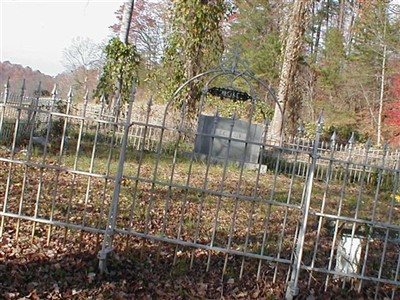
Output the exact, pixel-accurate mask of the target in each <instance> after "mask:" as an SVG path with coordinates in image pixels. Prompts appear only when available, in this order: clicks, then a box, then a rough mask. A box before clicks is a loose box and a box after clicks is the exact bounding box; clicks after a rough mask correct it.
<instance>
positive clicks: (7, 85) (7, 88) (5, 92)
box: [0, 77, 10, 141]
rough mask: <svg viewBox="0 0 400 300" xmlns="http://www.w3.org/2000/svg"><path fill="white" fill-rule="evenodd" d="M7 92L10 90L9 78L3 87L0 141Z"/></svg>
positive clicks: (0, 138)
mask: <svg viewBox="0 0 400 300" xmlns="http://www.w3.org/2000/svg"><path fill="white" fill-rule="evenodd" d="M9 90H10V77H8V79H7V82H6V84H5V85H4V94H3V105H2V108H1V115H0V141H1V140H2V139H3V126H4V115H5V113H6V103H7V100H8V94H9Z"/></svg>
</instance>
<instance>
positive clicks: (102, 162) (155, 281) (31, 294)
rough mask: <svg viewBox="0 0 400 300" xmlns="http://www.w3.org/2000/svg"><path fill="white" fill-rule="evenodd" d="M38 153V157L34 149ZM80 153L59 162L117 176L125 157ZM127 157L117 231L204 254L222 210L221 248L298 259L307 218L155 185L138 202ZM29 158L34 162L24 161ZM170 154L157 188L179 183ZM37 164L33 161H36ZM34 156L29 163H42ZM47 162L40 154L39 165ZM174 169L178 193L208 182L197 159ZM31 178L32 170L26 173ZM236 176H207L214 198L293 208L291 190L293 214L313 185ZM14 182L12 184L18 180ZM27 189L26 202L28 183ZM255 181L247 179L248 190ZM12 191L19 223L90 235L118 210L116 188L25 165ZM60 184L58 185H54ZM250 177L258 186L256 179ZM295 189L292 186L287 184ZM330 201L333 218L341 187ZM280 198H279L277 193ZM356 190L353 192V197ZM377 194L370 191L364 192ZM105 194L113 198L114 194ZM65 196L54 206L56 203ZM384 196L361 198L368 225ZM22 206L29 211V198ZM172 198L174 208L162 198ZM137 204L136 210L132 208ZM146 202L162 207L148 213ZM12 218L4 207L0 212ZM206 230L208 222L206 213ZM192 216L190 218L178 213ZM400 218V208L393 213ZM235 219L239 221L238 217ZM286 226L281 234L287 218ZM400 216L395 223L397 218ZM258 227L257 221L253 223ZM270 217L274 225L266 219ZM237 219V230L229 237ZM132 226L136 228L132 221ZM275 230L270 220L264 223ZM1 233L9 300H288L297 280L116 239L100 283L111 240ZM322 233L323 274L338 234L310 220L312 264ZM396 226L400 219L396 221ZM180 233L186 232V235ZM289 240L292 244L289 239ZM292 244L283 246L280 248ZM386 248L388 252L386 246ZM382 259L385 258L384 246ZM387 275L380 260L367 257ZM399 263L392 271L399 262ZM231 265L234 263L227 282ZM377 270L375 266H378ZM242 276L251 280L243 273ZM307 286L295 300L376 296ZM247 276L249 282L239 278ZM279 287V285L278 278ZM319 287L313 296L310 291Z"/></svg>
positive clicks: (232, 172)
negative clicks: (260, 198) (112, 205)
mask: <svg viewBox="0 0 400 300" xmlns="http://www.w3.org/2000/svg"><path fill="white" fill-rule="evenodd" d="M1 151H2V152H3V153H1V154H2V157H7V156H10V153H9V152H7V150H4V149H2V150H1ZM34 151H39V152H40V151H41V150H40V149H36V150H35V149H34ZM88 152H89V154H87V155H86V154H85V151H82V152H81V153H80V155H79V158H78V161H75V155H70V156H69V155H68V154H67V155H65V156H64V157H63V160H62V163H63V164H65V165H68V166H70V167H71V169H72V168H76V169H79V170H88V169H89V168H91V167H93V168H95V169H96V172H98V173H101V171H100V170H104V172H107V170H108V172H110V173H113V172H115V169H116V167H117V163H118V157H117V156H118V153H115V155H114V156H113V157H112V159H111V164H110V165H108V157H109V156H108V154H101V151H99V153H100V154H99V156H98V157H97V159H96V165H95V166H90V162H91V157H90V151H88ZM131 154H132V155H128V159H127V161H126V162H125V168H124V169H125V172H124V180H123V182H122V189H121V196H120V202H119V214H118V219H117V225H118V227H120V228H131V229H134V230H135V231H138V232H146V233H148V234H150V235H151V234H153V235H162V236H167V237H168V236H171V237H175V238H176V237H177V236H180V237H181V238H182V239H184V240H192V241H193V240H197V241H199V242H203V243H206V241H208V240H209V239H210V236H211V234H212V233H211V232H212V229H213V226H214V224H215V218H216V214H215V211H216V209H217V207H220V213H219V215H218V216H217V219H218V230H217V232H216V238H215V245H216V246H218V245H221V246H225V247H226V243H227V240H225V238H223V237H226V234H221V235H220V236H221V238H220V237H219V235H218V232H219V231H220V232H225V233H226V232H229V231H231V232H232V233H233V239H232V241H231V247H232V248H233V249H237V250H241V249H242V248H241V247H243V245H244V240H245V239H246V237H247V238H248V240H249V243H248V245H247V247H248V248H249V250H252V251H258V252H260V251H261V247H262V246H263V245H264V247H265V249H264V250H263V251H264V253H266V254H269V255H272V256H274V255H276V254H277V253H280V255H281V256H285V257H290V255H291V252H292V249H293V236H294V234H295V231H296V227H297V222H298V219H299V214H300V212H299V211H297V210H295V209H292V208H287V207H284V206H283V207H281V206H276V205H271V204H270V203H265V202H255V201H247V200H246V199H234V198H224V197H222V198H221V197H218V196H215V195H214V196H213V195H206V196H205V195H203V194H202V193H198V192H193V191H189V192H188V191H187V190H185V189H182V188H179V186H177V187H174V188H169V186H168V185H165V187H162V186H161V187H160V186H158V187H156V189H157V190H156V191H155V190H154V188H155V187H154V185H152V183H151V182H145V181H141V182H139V183H138V189H137V191H138V192H137V194H136V195H133V194H132V193H135V192H134V190H135V189H134V186H135V185H136V182H135V180H132V179H129V177H130V176H135V175H136V171H137V168H138V160H139V158H138V157H137V156H135V155H134V154H133V153H131ZM15 155H16V158H17V157H18V156H24V155H26V153H23V152H18V153H16V154H15ZM153 155H155V154H152V153H146V154H145V156H144V157H143V158H142V159H143V161H142V162H141V164H140V165H141V167H140V176H141V177H143V178H146V177H147V178H152V176H153V174H154V168H155V167H156V166H155V165H154V163H153V162H154V160H153V159H152V156H153ZM170 156H171V155H165V159H163V160H162V161H161V163H160V165H159V166H157V168H158V170H157V178H156V179H157V180H159V181H160V182H168V180H169V179H170V176H171V164H170V161H171V157H170ZM33 157H34V156H33ZM33 157H32V161H34V158H33ZM38 157H39V158H38V161H37V162H38V163H39V162H40V159H41V158H40V155H39V156H38ZM57 160H58V156H57V153H56V152H54V153H50V154H49V155H47V157H46V163H47V164H49V165H52V164H54V165H56V163H57ZM180 160H181V163H179V164H176V168H175V170H174V175H173V177H174V182H178V183H179V182H181V183H182V184H183V185H185V184H186V183H187V174H188V168H192V170H191V174H192V177H191V180H190V184H191V186H198V187H199V188H201V187H202V186H204V176H205V175H204V172H205V170H206V162H204V161H196V162H195V163H193V164H191V163H190V162H189V159H187V158H185V157H181V158H180ZM25 168H28V169H29V170H28V171H27V172H25V171H26V170H25ZM227 170H228V172H227V175H226V178H225V181H224V183H223V186H222V185H221V176H222V174H223V172H224V168H223V166H222V165H221V164H213V165H211V166H210V168H209V173H208V175H207V176H208V179H207V185H208V186H207V189H216V190H218V189H219V188H222V190H223V191H224V192H226V193H231V194H234V193H235V191H236V189H237V185H238V181H241V193H242V194H244V195H254V193H259V194H262V195H266V197H267V198H268V197H269V195H270V194H271V195H272V194H273V195H274V196H273V197H274V199H273V200H274V201H280V202H286V201H287V199H288V192H289V191H288V187H289V186H291V187H292V188H291V189H290V193H291V195H290V199H291V200H290V201H291V203H292V204H296V203H297V204H299V203H300V202H301V198H302V193H303V188H304V179H301V178H295V177H291V176H288V175H284V174H279V175H278V174H275V173H274V172H273V170H269V171H267V172H266V173H265V174H261V177H260V180H259V186H257V187H256V188H255V187H254V185H253V180H254V179H253V178H254V177H255V172H256V170H250V169H249V170H244V171H243V172H244V173H243V174H242V178H241V175H240V172H239V171H238V170H239V168H237V167H236V166H235V165H234V164H232V165H229V167H228V169H227ZM9 174H11V175H9ZM24 174H28V176H27V178H25V181H26V184H25V187H24V193H22V182H24V176H25V175H24ZM247 177H248V178H249V180H247ZM9 178H11V180H12V184H11V185H10V190H9V191H7V192H8V193H9V196H8V199H9V201H8V203H7V206H8V207H7V210H8V211H9V212H15V213H18V212H22V213H23V214H26V215H35V214H36V215H37V216H38V217H39V218H40V217H43V219H47V220H53V221H57V220H60V221H61V220H63V221H67V222H70V223H73V224H85V225H87V226H88V227H93V228H96V227H101V228H104V226H105V222H106V220H107V215H108V207H109V201H110V199H108V198H104V197H102V194H103V193H105V192H109V191H110V190H112V188H113V185H112V184H108V185H107V184H105V182H106V181H105V180H104V179H99V178H94V177H93V178H91V179H88V177H87V176H80V175H79V174H78V175H77V174H71V173H68V172H57V170H56V169H42V168H40V167H37V166H34V165H32V166H24V165H18V164H13V165H12V166H11V165H10V164H9V163H6V162H1V163H0V182H1V183H0V195H1V199H4V195H5V192H6V191H5V186H6V185H5V183H6V182H7V180H10V179H9ZM55 178H57V180H56V181H55ZM250 178H252V179H250ZM40 180H42V182H43V184H42V187H41V188H42V191H41V193H42V198H41V203H40V205H37V201H36V199H37V192H38V190H37V187H38V182H39V181H40ZM88 180H90V184H91V195H92V197H91V198H90V202H89V203H84V201H83V200H82V199H85V194H86V193H87V185H88ZM290 181H293V182H290ZM330 184H331V186H330V188H329V194H330V197H326V199H329V200H327V203H326V206H325V211H326V212H329V211H331V212H332V213H333V214H337V211H338V205H339V198H340V192H341V190H342V188H343V185H342V183H341V182H340V181H337V182H332V183H330ZM324 185H325V183H324V182H323V181H316V182H315V183H314V189H313V194H312V202H311V207H312V209H315V210H317V211H318V210H320V209H321V201H322V199H323V198H324V197H325V196H324V195H323V194H324V191H325V190H326V189H325V187H324ZM272 188H273V189H274V191H273V193H271V189H272ZM346 189H347V191H348V195H349V196H348V197H346V199H345V201H344V202H343V203H342V205H341V207H342V208H341V209H342V214H344V215H352V214H354V211H353V210H354V207H355V205H354V204H355V202H356V201H357V199H358V198H357V197H358V189H357V188H354V189H353V187H352V185H351V183H349V184H346ZM352 189H353V191H352ZM365 189H366V190H368V187H367V186H366V187H365ZM106 190H107V191H106ZM54 191H57V195H56V197H55V198H53V197H52V195H53V194H54ZM374 192H375V189H374V187H372V188H371V189H370V191H366V192H365V194H364V196H363V197H364V198H363V202H362V205H361V206H360V208H359V211H358V213H359V217H365V218H367V217H368V216H369V215H370V213H371V209H372V206H373V202H374V201H373V200H374V197H375V195H374ZM22 194H23V197H24V201H23V204H24V205H23V206H21V202H22V201H21V195H22ZM167 195H168V199H170V202H169V203H168V204H166V201H165V199H166V198H167ZM380 197H381V198H382V199H386V198H390V192H385V191H383V192H382V195H380ZM133 198H136V199H137V200H136V202H135V206H134V207H133V206H132V199H133ZM149 199H152V200H153V204H152V205H150V206H149V204H150V203H149V201H150V200H149ZM1 205H2V207H1V209H2V210H3V209H4V207H3V205H4V203H1ZM388 205H390V201H386V202H384V201H383V202H382V204H380V205H378V206H377V207H376V212H377V213H376V217H377V219H379V218H381V219H382V220H384V219H385V218H387V216H386V215H387V211H388ZM200 206H201V207H202V210H201V222H199V221H198V220H199V207H200ZM182 209H184V210H185V214H184V217H182V216H183V214H182V213H181V211H182ZM396 210H397V208H396ZM233 212H235V213H233ZM285 215H286V216H289V217H288V218H287V224H285V225H284V226H283V225H282V224H283V220H284V216H285ZM396 215H397V214H395V215H393V218H399V216H396ZM249 216H251V218H250V217H249ZM267 216H268V217H267ZM232 219H235V222H234V226H233V228H232V226H231V224H232V222H231V221H232ZM249 219H251V222H252V226H251V232H248V230H247V228H248V222H249ZM131 220H133V222H131ZM266 220H268V221H266ZM4 222H5V223H4V224H5V226H4V232H3V236H2V238H1V240H0V298H4V299H281V298H284V295H285V287H286V285H285V282H286V276H287V273H288V272H290V269H289V268H288V266H287V265H284V264H277V263H273V262H268V261H263V262H260V261H259V260H258V259H251V258H242V257H241V256H233V255H226V254H223V253H220V252H214V251H212V252H211V251H208V250H202V249H194V248H189V247H183V246H178V245H174V244H167V243H163V242H159V241H156V240H149V239H143V238H140V237H137V236H127V235H123V234H116V235H115V236H114V247H115V251H114V252H113V254H112V255H110V257H109V260H108V264H107V266H108V272H107V273H106V274H100V272H99V270H98V258H97V254H98V252H99V250H100V249H101V242H102V240H103V235H102V234H98V233H95V232H90V231H80V230H74V229H65V228H62V227H57V226H52V225H50V224H43V223H33V222H31V221H26V220H17V219H12V218H5V219H4ZM319 222H322V230H321V236H320V237H319V243H320V244H319V247H318V253H316V254H315V261H316V263H318V262H320V263H321V264H325V263H326V261H327V259H329V256H330V252H331V246H332V235H331V234H329V230H330V228H329V224H328V223H329V222H327V221H326V220H325V219H324V218H322V219H321V218H320V217H317V216H316V215H313V214H311V215H310V219H309V224H310V225H309V228H310V229H309V230H308V231H307V236H306V245H305V251H304V253H305V256H304V260H305V261H308V262H309V261H310V260H311V259H312V256H313V255H314V253H313V250H314V244H315V240H316V232H317V227H318V224H319ZM392 222H393V223H396V224H398V222H399V220H397V219H396V220H392ZM178 224H182V227H181V228H182V230H181V231H180V232H178ZM266 226H268V228H269V230H268V232H270V234H269V235H268V237H267V242H266V243H265V244H263V243H262V240H263V232H264V229H265V227H266ZM283 231H284V233H285V234H284V235H281V233H282V232H283ZM281 236H283V240H280V237H281ZM377 243H379V242H377ZM370 247H371V250H370V251H371V253H374V251H373V249H374V243H371V244H370ZM377 249H379V247H377ZM397 251H398V250H397V249H388V250H387V255H388V256H389V257H392V261H393V263H394V262H395V261H396V253H397ZM208 259H210V260H211V263H210V269H209V270H206V265H207V261H208ZM369 259H371V260H373V259H376V265H379V264H380V256H379V254H378V253H377V254H376V255H375V256H374V255H371V256H369ZM390 261H391V260H389V263H390ZM224 262H227V264H226V268H225V271H224V272H223V268H224ZM260 264H261V268H260V270H261V272H260V276H259V278H258V280H257V272H258V267H259V265H260ZM372 264H374V263H372ZM242 265H244V268H243V270H244V272H243V274H239V273H240V269H241V266H242ZM302 272H303V273H302V277H301V278H302V279H301V281H300V282H299V286H300V295H299V296H298V299H349V298H354V299H368V298H369V297H370V296H371V295H373V292H374V288H373V287H372V289H369V288H368V287H369V283H368V282H364V287H365V288H363V289H362V293H361V294H358V293H357V292H356V291H355V290H354V287H353V286H352V285H351V284H350V283H347V286H346V288H345V289H342V282H339V281H338V280H334V279H331V283H330V285H329V289H328V292H325V291H324V286H323V283H324V282H325V278H326V275H323V274H318V273H315V272H313V273H311V272H306V271H302ZM240 277H241V278H240ZM274 277H275V279H276V280H275V281H273V278H274ZM309 279H310V280H311V283H312V284H311V286H312V288H311V289H307V283H308V281H309Z"/></svg>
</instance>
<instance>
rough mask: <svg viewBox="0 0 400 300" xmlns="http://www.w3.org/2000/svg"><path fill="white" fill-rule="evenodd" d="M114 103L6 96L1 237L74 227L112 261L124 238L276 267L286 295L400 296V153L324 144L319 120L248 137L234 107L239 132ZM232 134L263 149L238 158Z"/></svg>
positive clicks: (185, 255)
mask: <svg viewBox="0 0 400 300" xmlns="http://www.w3.org/2000/svg"><path fill="white" fill-rule="evenodd" d="M3 95H7V93H6V92H5V93H3ZM24 99H25V98H24ZM6 100H7V101H6ZM104 100H105V99H102V101H100V103H99V104H94V105H90V104H89V102H90V101H89V99H88V98H86V99H85V100H84V103H83V104H79V105H78V104H77V105H75V104H74V103H73V96H72V93H70V95H69V97H68V99H66V100H62V101H58V99H57V97H56V92H54V91H53V97H52V98H51V101H49V102H48V103H49V105H46V106H45V108H44V107H43V106H40V105H39V104H38V103H40V101H39V100H38V99H36V100H35V99H33V100H32V101H31V102H29V101H25V100H24V101H20V102H18V101H8V99H4V101H3V102H1V104H0V120H1V123H0V143H1V145H2V148H1V150H0V168H1V172H0V177H1V178H0V182H1V183H0V191H2V193H1V195H2V200H1V202H0V216H1V224H0V236H1V235H3V234H4V232H5V231H6V230H7V229H8V228H11V227H13V228H15V235H16V238H18V236H19V235H20V233H21V232H22V231H26V230H30V231H31V232H32V236H34V235H35V232H36V231H37V230H38V227H39V225H40V224H43V225H45V226H47V229H46V234H47V239H48V240H51V239H55V238H59V236H54V234H53V232H54V230H55V229H54V228H58V227H61V228H65V229H66V230H65V231H64V233H63V234H64V237H65V238H66V237H67V236H68V235H69V234H73V232H74V231H75V230H78V231H85V232H94V233H97V234H99V235H101V236H102V237H103V239H102V247H101V248H102V249H101V251H100V252H99V260H100V263H101V267H104V268H105V262H106V257H107V253H108V252H110V251H112V249H113V247H117V246H118V247H122V248H128V249H137V248H140V249H141V251H149V252H152V251H155V253H156V254H157V255H158V256H161V257H163V256H165V258H166V259H167V257H169V258H170V259H171V260H172V263H173V264H178V263H179V261H180V260H183V259H185V260H188V261H189V266H190V267H194V266H195V265H199V264H200V265H203V266H204V269H205V270H206V271H208V270H210V269H212V268H214V267H215V266H218V265H220V266H221V267H222V269H223V273H228V272H236V271H237V272H238V276H239V277H240V278H241V277H242V276H243V275H244V274H245V273H246V272H254V273H255V274H257V277H258V278H260V276H261V275H262V274H270V276H271V280H273V281H275V282H283V283H285V284H287V287H288V294H287V298H288V299H290V298H291V297H293V296H294V295H296V294H297V293H298V288H301V289H306V288H307V287H308V288H312V287H318V288H319V289H321V288H322V289H325V290H329V289H331V288H332V286H337V285H338V283H340V284H341V285H342V287H346V288H348V287H349V284H353V285H354V287H353V288H354V289H357V290H358V291H359V292H360V293H361V292H362V291H363V290H368V291H369V293H372V294H373V295H375V297H376V298H384V297H387V298H391V299H396V298H398V297H399V292H398V288H399V285H400V281H399V272H400V252H399V249H400V248H399V246H400V215H399V214H398V211H399V210H400V201H399V200H400V196H399V194H400V193H399V177H400V159H399V152H398V151H397V150H390V149H388V148H387V147H385V148H383V149H379V150H377V149H373V148H371V146H370V144H369V143H367V144H366V145H363V146H362V147H356V145H355V144H352V143H350V144H348V145H346V146H345V147H344V146H338V145H336V144H335V142H334V140H332V142H331V143H325V142H320V141H319V139H320V136H321V128H322V126H323V124H321V123H318V126H317V130H316V138H315V139H314V140H312V141H305V140H304V139H301V138H299V137H297V138H294V139H292V140H289V141H287V142H286V143H281V144H279V145H277V144H273V143H269V142H268V136H267V135H266V134H264V135H263V136H262V140H259V141H251V140H249V139H248V137H246V139H244V140H243V139H241V138H240V137H239V135H234V134H233V129H234V128H235V123H236V122H237V120H235V119H234V118H233V119H232V120H231V121H230V122H231V125H230V126H229V128H228V129H227V132H228V134H215V132H216V131H215V125H213V126H214V131H211V132H214V133H211V134H209V133H203V132H200V131H198V130H197V129H193V128H192V127H187V126H186V124H187V123H189V122H186V120H185V119H184V117H185V114H184V113H182V114H179V112H178V114H174V115H172V112H171V110H170V109H168V107H166V108H165V111H164V114H163V115H160V116H158V117H155V116H153V115H152V103H151V102H150V103H149V104H148V106H147V107H146V108H145V109H141V110H139V108H138V107H137V106H134V98H132V99H131V102H130V104H129V106H128V107H127V108H126V111H125V114H124V115H122V114H121V113H120V112H118V111H117V112H116V113H115V114H113V112H112V110H110V108H108V106H107V105H106V101H104ZM56 103H61V104H60V105H57V104H56ZM218 118H219V116H218V115H217V114H216V115H215V116H213V124H216V122H217V121H218ZM167 120H172V121H171V122H167ZM267 131H268V128H264V133H266V132H267ZM21 136H23V137H24V138H21ZM200 137H202V138H204V140H208V141H211V142H210V143H209V147H210V149H209V150H210V151H209V153H216V152H215V150H216V147H217V146H218V147H220V149H222V150H223V151H224V152H223V153H225V154H224V155H223V156H220V157H219V158H218V160H216V159H214V158H213V157H211V155H208V156H204V155H203V156H202V155H199V153H196V151H197V150H196V148H195V145H194V142H193V141H195V140H196V139H199V138H200ZM221 145H222V146H221ZM235 145H236V146H237V145H241V146H240V147H242V148H241V149H244V150H243V152H244V154H243V157H246V155H245V153H246V151H250V150H249V149H250V146H254V147H256V148H257V147H258V148H259V149H260V158H259V161H258V162H256V163H247V162H246V161H245V159H244V158H243V159H242V160H237V161H232V160H231V159H230V158H229V154H230V152H231V151H234V150H235V147H236V146H235ZM251 149H253V148H251ZM213 150H214V151H213ZM222 150H221V151H222ZM217 154H218V153H217ZM13 220H16V223H15V222H13ZM117 237H118V238H117ZM146 249H147V250H146ZM214 262H220V263H214ZM371 291H372V292H371Z"/></svg>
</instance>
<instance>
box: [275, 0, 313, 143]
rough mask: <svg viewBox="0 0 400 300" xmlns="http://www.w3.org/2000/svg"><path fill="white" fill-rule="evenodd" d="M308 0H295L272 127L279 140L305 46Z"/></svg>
mask: <svg viewBox="0 0 400 300" xmlns="http://www.w3.org/2000/svg"><path fill="white" fill-rule="evenodd" d="M307 2H308V1H307V0H295V1H294V3H293V8H292V14H291V16H290V21H289V28H288V35H287V39H286V47H285V51H284V56H283V62H282V70H281V75H280V79H279V90H278V95H277V99H278V102H277V103H276V105H275V111H274V117H273V119H272V124H271V128H270V137H271V139H273V140H276V141H279V140H281V137H282V135H283V130H284V122H285V120H284V114H285V110H286V109H287V107H286V106H287V104H288V99H289V95H290V89H291V88H292V87H294V77H295V74H296V70H297V63H298V60H299V55H300V53H301V50H302V47H303V41H304V39H303V34H304V23H305V12H306V3H307Z"/></svg>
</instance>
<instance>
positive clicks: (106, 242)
mask: <svg viewBox="0 0 400 300" xmlns="http://www.w3.org/2000/svg"><path fill="white" fill-rule="evenodd" d="M135 93H136V79H134V82H133V87H132V92H131V96H130V98H129V106H128V113H127V117H126V119H125V123H124V134H123V137H122V145H121V152H120V155H119V161H118V169H117V174H116V176H115V184H114V191H113V194H112V198H111V204H110V210H109V213H108V219H107V227H106V230H105V233H104V238H103V242H102V247H101V250H100V251H99V253H98V255H97V257H98V259H99V269H100V272H101V273H105V272H107V264H106V263H107V262H106V260H107V254H108V253H110V252H112V251H113V249H112V236H113V235H114V230H115V226H116V221H117V216H118V201H119V194H120V189H121V181H122V176H123V171H124V163H125V155H126V148H127V144H128V136H129V128H130V127H131V125H132V124H131V116H132V109H133V102H134V100H135Z"/></svg>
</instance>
